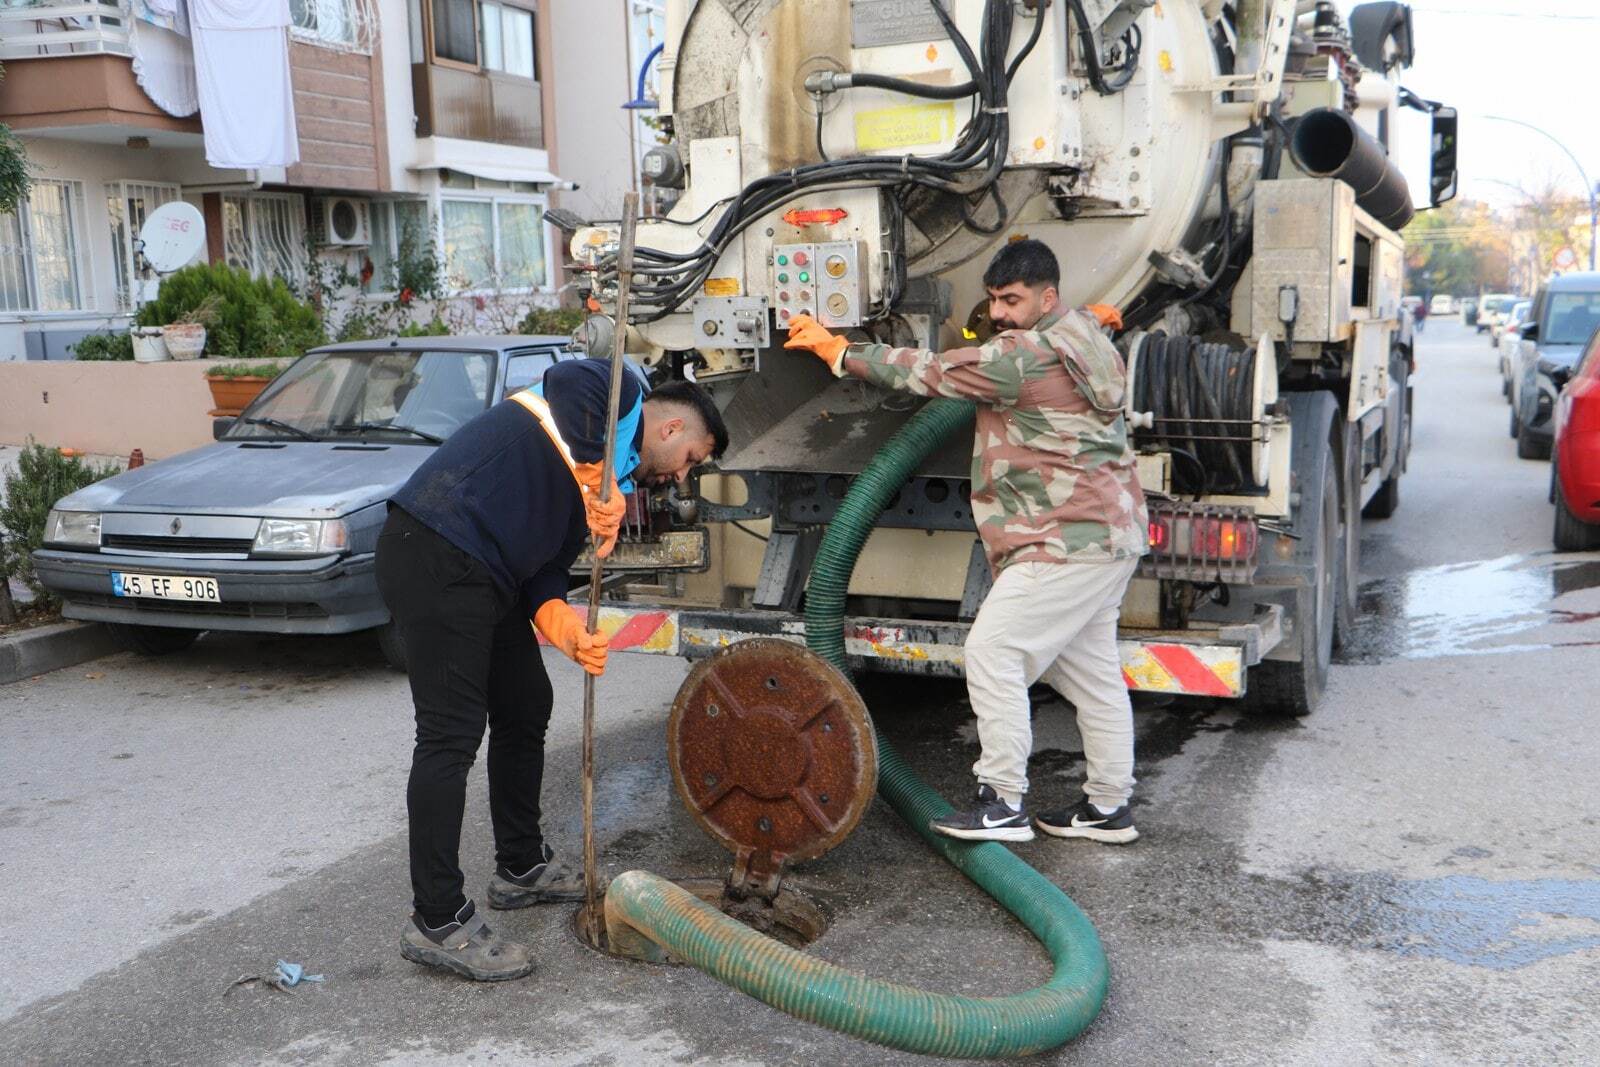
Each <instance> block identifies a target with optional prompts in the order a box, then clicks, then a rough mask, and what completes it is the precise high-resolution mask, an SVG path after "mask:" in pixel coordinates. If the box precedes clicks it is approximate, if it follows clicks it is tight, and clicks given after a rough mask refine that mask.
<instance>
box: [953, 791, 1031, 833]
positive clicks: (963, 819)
mask: <svg viewBox="0 0 1600 1067" xmlns="http://www.w3.org/2000/svg"><path fill="white" fill-rule="evenodd" d="M928 826H929V827H930V828H931V829H932V830H933V832H934V833H937V834H943V835H944V836H946V837H958V838H960V839H961V840H963V841H1032V840H1033V827H1031V826H1029V825H1028V817H1027V816H1026V815H1024V814H1023V813H1022V809H1021V808H1013V807H1012V806H1011V805H1010V804H1007V803H1006V802H1005V801H1004V800H1002V799H1000V795H999V794H998V793H996V792H995V791H994V789H993V787H991V786H987V785H980V786H979V787H978V797H977V799H976V800H975V801H974V802H973V804H972V806H971V807H969V808H968V809H967V810H965V811H953V812H951V813H950V814H949V815H946V816H944V817H943V818H941V819H934V820H933V821H932V822H930V823H929V824H928Z"/></svg>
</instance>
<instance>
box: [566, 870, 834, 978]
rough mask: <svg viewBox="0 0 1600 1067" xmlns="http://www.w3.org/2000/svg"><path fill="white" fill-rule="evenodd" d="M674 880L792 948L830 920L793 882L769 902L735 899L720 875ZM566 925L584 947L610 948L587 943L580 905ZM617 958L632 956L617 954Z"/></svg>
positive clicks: (670, 959)
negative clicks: (716, 876)
mask: <svg viewBox="0 0 1600 1067" xmlns="http://www.w3.org/2000/svg"><path fill="white" fill-rule="evenodd" d="M673 884H674V885H677V886H680V887H682V888H684V889H687V890H688V891H689V892H691V893H693V894H694V895H695V896H697V897H699V898H700V899H701V900H703V901H705V902H706V903H707V904H710V905H712V906H713V907H715V908H716V909H717V910H718V911H721V912H722V913H723V914H724V915H727V916H728V917H729V918H732V919H737V920H738V921H739V922H742V923H744V924H745V925H746V926H748V927H750V928H751V929H752V930H755V931H756V932H757V933H761V934H765V935H766V936H767V937H770V938H772V939H773V940H774V941H780V942H782V943H783V944H785V945H788V946H789V947H790V948H793V949H804V948H806V947H807V946H809V945H810V944H811V943H812V942H814V941H816V940H817V938H819V937H821V936H822V935H823V934H824V933H825V932H826V931H827V929H828V924H829V923H830V922H831V921H832V915H831V913H830V912H829V911H828V909H827V908H826V907H825V906H824V905H823V904H822V903H820V902H819V901H817V900H816V899H815V898H813V897H812V896H811V895H810V894H809V893H807V892H806V891H805V890H803V889H799V888H796V887H795V886H794V885H792V884H786V885H784V886H783V887H782V888H781V889H779V890H778V895H777V896H776V897H774V898H773V899H772V900H771V901H770V902H769V901H766V900H762V899H761V898H759V897H746V898H745V899H743V900H737V899H734V898H733V897H732V896H731V895H729V893H728V892H727V881H726V880H725V879H722V878H681V879H674V880H673ZM567 925H568V928H569V930H570V931H571V933H572V936H573V937H576V938H577V939H578V940H579V941H580V942H581V943H582V944H583V945H585V946H586V947H588V948H597V947H599V948H601V949H602V950H603V951H609V950H607V949H605V947H604V946H595V945H592V944H590V942H589V939H588V938H587V937H585V936H584V933H583V907H582V906H581V905H580V906H579V907H577V908H576V909H574V910H573V912H572V919H571V921H570V922H569V923H568V924H567ZM618 958H620V959H628V958H631V957H626V956H620V955H619V956H618ZM661 962H664V963H671V964H679V963H682V962H683V961H682V960H680V959H677V958H675V957H673V956H670V955H669V956H668V957H667V958H666V959H665V960H663V961H661Z"/></svg>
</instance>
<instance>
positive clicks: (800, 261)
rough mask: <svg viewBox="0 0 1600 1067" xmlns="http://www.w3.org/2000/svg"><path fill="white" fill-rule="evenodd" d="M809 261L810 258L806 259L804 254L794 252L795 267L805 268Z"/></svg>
mask: <svg viewBox="0 0 1600 1067" xmlns="http://www.w3.org/2000/svg"><path fill="white" fill-rule="evenodd" d="M809 260H810V257H808V256H807V255H806V254H805V253H804V252H796V253H795V254H794V265H795V266H797V267H803V266H805V265H806V263H807V262H809Z"/></svg>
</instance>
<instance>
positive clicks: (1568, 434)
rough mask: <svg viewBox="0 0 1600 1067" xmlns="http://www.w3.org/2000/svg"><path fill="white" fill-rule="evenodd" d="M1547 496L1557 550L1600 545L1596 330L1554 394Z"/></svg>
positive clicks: (1599, 338) (1599, 350) (1599, 348)
mask: <svg viewBox="0 0 1600 1067" xmlns="http://www.w3.org/2000/svg"><path fill="white" fill-rule="evenodd" d="M1555 424H1556V430H1555V448H1554V451H1553V452H1552V454H1551V460H1552V462H1551V464H1550V500H1551V502H1552V503H1554V504H1555V506H1556V530H1555V542H1556V551H1557V552H1584V551H1588V550H1590V549H1597V548H1600V330H1597V331H1595V333H1594V334H1593V335H1591V336H1590V338H1589V343H1588V344H1586V345H1584V346H1583V355H1581V356H1580V357H1578V362H1577V363H1576V364H1574V365H1573V368H1572V372H1571V375H1570V376H1569V377H1568V379H1567V381H1566V383H1565V385H1563V386H1562V387H1561V393H1560V395H1559V396H1558V397H1557V398H1556V415H1555Z"/></svg>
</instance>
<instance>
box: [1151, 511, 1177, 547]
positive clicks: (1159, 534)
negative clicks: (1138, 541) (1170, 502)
mask: <svg viewBox="0 0 1600 1067" xmlns="http://www.w3.org/2000/svg"><path fill="white" fill-rule="evenodd" d="M1171 540H1172V534H1171V532H1170V531H1169V530H1168V529H1167V520H1166V519H1162V518H1152V519H1151V520H1150V547H1151V548H1153V549H1155V550H1156V551H1157V552H1160V551H1162V550H1163V549H1165V548H1166V547H1167V544H1168V543H1169V542H1170V541H1171Z"/></svg>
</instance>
